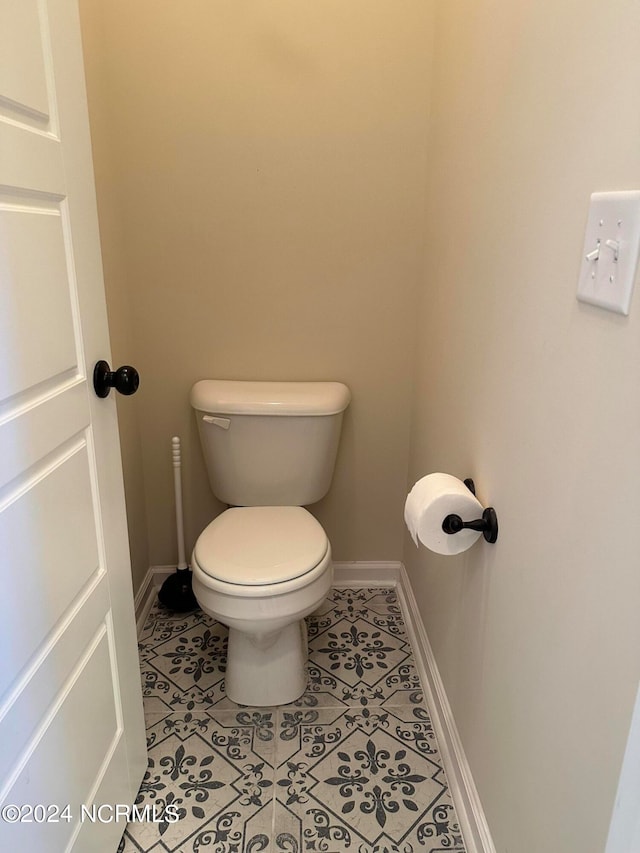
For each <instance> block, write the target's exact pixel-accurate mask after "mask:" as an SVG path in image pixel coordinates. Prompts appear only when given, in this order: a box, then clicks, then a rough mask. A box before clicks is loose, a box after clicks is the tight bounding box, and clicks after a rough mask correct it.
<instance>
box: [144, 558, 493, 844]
mask: <svg viewBox="0 0 640 853" xmlns="http://www.w3.org/2000/svg"><path fill="white" fill-rule="evenodd" d="M333 567H334V579H333V583H334V586H335V587H341V588H344V587H347V588H348V587H353V588H354V589H361V588H366V587H383V586H391V587H395V588H396V590H397V593H398V600H399V602H400V606H401V608H402V612H403V615H404V617H405V622H406V625H407V632H408V634H409V640H410V641H411V646H412V648H413V654H414V657H415V661H416V668H417V670H418V675H419V676H420V680H421V682H422V686H423V689H424V694H425V702H426V704H427V707H428V708H429V712H430V715H431V720H432V722H433V728H434V731H435V734H436V738H437V739H438V745H439V747H440V753H441V755H442V760H443V764H444V766H445V769H446V773H447V778H448V780H449V789H450V791H451V796H452V798H453V802H454V804H455V807H456V811H457V814H458V820H459V821H460V828H461V830H462V834H463V836H464V840H465V844H466V851H467V853H496V849H495V846H494V844H493V840H492V838H491V833H490V831H489V826H488V824H487V820H486V818H485V815H484V811H483V809H482V805H481V803H480V797H479V796H478V791H477V789H476V786H475V783H474V781H473V776H472V775H471V768H470V767H469V762H468V761H467V758H466V756H465V754H464V749H463V747H462V741H461V740H460V735H459V734H458V729H457V727H456V723H455V720H454V717H453V713H452V711H451V706H450V705H449V700H448V699H447V694H446V691H445V689H444V684H443V683H442V679H441V677H440V673H439V672H438V665H437V663H436V660H435V657H434V655H433V651H432V649H431V645H430V643H429V639H428V637H427V633H426V631H425V628H424V625H423V623H422V619H421V617H420V611H419V610H418V604H417V602H416V599H415V596H414V594H413V590H412V588H411V583H410V581H409V576H408V575H407V572H406V569H405V567H404V566H403V564H402V563H397V562H352V563H334V564H333ZM174 571H175V566H152V567H151V568H150V569H149V571H148V572H147V574H146V575H145V577H144V580H143V581H142V584H141V586H140V589H139V590H138V594H137V595H136V597H135V613H136V623H137V626H138V632H140V630H141V628H142V626H143V625H144V621H145V619H146V617H147V614H148V613H149V610H150V609H151V605H152V604H153V602H154V601H155V599H156V595H157V593H158V590H159V589H160V587H161V586H162V584H163V582H164V580H165V579H166V578H168V577H169V575H171V574H173V572H174Z"/></svg>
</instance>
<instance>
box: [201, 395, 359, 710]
mask: <svg viewBox="0 0 640 853" xmlns="http://www.w3.org/2000/svg"><path fill="white" fill-rule="evenodd" d="M350 399H351V394H350V391H349V389H348V388H347V387H346V385H343V384H342V383H340V382H247V381H230V380H220V379H203V380H201V381H200V382H196V384H195V385H194V386H193V388H192V389H191V405H192V407H193V408H194V410H195V413H196V418H197V422H198V432H199V435H200V441H201V444H202V450H203V453H204V460H205V465H206V469H207V473H208V476H209V482H210V485H211V489H212V491H213V493H214V495H215V496H216V497H217V498H219V500H221V501H222V502H223V503H226V504H228V505H229V509H227V510H225V511H224V512H223V513H222V514H221V515H219V516H217V518H214V520H213V521H212V522H211V523H210V524H209V525H208V526H207V527H206V528H205V529H204V530H203V531H202V533H201V534H200V536H199V537H198V540H197V542H196V544H195V547H194V549H193V556H192V565H191V567H192V572H193V592H194V594H195V597H196V599H197V601H198V604H199V605H200V607H201V608H202V610H204V612H205V613H208V614H209V615H210V616H213V617H214V618H215V619H217V620H218V621H219V622H222V623H223V624H224V625H227V626H228V628H229V645H228V651H227V670H226V674H225V687H226V692H227V696H228V698H229V699H231V700H232V701H233V702H237V703H238V704H241V705H258V706H268V705H284V704H286V703H288V702H294V701H295V700H296V699H299V698H300V696H301V695H302V694H303V693H304V690H305V687H306V662H307V635H306V625H305V621H304V617H305V616H307V615H308V614H309V613H311V612H313V611H314V610H315V609H316V608H317V607H318V606H319V605H320V604H321V603H322V601H323V600H324V599H325V597H326V596H327V593H328V592H329V590H330V589H331V584H332V580H333V568H332V562H331V546H330V544H329V540H328V538H327V535H326V533H325V531H324V529H323V528H322V525H321V524H320V523H319V522H318V521H317V520H316V519H315V518H314V517H313V516H312V515H311V513H310V512H308V511H307V510H306V509H304V507H305V506H308V505H309V504H313V503H315V502H316V501H319V500H320V499H321V498H322V497H324V496H325V495H326V493H327V492H328V490H329V486H330V485H331V479H332V476H333V469H334V465H335V460H336V454H337V450H338V442H339V439H340V430H341V427H342V417H343V412H344V410H345V409H346V408H347V406H348V405H349V401H350Z"/></svg>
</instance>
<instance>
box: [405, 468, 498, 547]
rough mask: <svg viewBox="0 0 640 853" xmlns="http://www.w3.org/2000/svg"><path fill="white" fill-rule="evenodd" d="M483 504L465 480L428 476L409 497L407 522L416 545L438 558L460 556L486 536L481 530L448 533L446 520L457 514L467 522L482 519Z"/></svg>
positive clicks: (443, 476)
mask: <svg viewBox="0 0 640 853" xmlns="http://www.w3.org/2000/svg"><path fill="white" fill-rule="evenodd" d="M482 509H483V508H482V504H481V503H480V501H479V500H478V499H477V498H476V497H475V495H473V494H472V492H470V491H469V489H468V488H467V487H466V486H465V484H464V483H463V482H462V480H458V478H457V477H453V476H452V475H451V474H427V476H426V477H423V478H422V479H421V480H418V482H417V483H416V484H415V486H414V487H413V488H412V489H411V491H410V492H409V494H408V496H407V501H406V503H405V506H404V520H405V523H406V525H407V527H408V529H409V533H410V534H411V536H412V538H413V541H414V542H415V543H416V547H417V546H418V539H419V540H420V542H422V544H423V545H424V546H425V547H427V548H428V549H429V550H430V551H434V552H435V553H436V554H460V553H461V552H462V551H466V550H467V549H468V548H471V546H472V545H473V543H474V542H476V541H477V539H478V538H479V537H480V536H481V535H482V534H481V533H479V532H478V531H477V530H461V531H460V532H459V533H454V534H450V533H445V532H444V530H443V529H442V522H443V521H444V519H445V518H446V517H447V516H448V515H451V514H452V513H455V515H459V516H460V518H461V519H462V520H463V521H472V520H473V519H476V518H481V517H482Z"/></svg>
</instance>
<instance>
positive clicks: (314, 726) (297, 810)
mask: <svg viewBox="0 0 640 853" xmlns="http://www.w3.org/2000/svg"><path fill="white" fill-rule="evenodd" d="M276 756H277V769H276V776H275V783H276V785H275V788H276V798H277V799H276V807H275V808H276V811H275V824H274V832H273V843H274V845H275V849H274V853H311V851H324V853H343V851H354V853H437V851H445V850H447V851H454V850H455V851H464V844H463V841H462V835H461V832H460V828H459V826H458V823H457V819H456V815H455V810H454V807H453V803H452V800H451V796H450V793H449V790H448V787H447V780H446V776H445V773H444V770H443V768H442V764H441V760H440V755H439V752H438V748H437V744H436V741H435V736H434V733H433V729H432V727H431V723H430V721H429V717H428V715H427V713H426V712H425V710H424V709H423V708H420V707H408V706H399V707H393V708H389V707H386V706H385V707H374V706H371V707H364V708H363V707H360V708H351V709H344V708H333V709H329V708H324V709H321V710H309V709H306V710H294V709H291V710H288V709H282V710H281V711H280V713H279V725H278V740H277V752H276Z"/></svg>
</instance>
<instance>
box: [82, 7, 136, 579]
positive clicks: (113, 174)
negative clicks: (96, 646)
mask: <svg viewBox="0 0 640 853" xmlns="http://www.w3.org/2000/svg"><path fill="white" fill-rule="evenodd" d="M103 5H104V4H103V3H102V0H82V7H81V11H82V13H83V14H82V40H83V46H84V55H85V75H86V80H87V89H88V91H89V92H90V93H91V97H90V98H89V111H90V119H91V135H92V146H93V164H94V172H95V178H96V187H97V189H98V190H99V193H98V214H99V219H100V240H101V244H102V261H103V267H104V279H105V290H106V296H107V311H108V315H109V333H110V337H111V354H112V364H111V366H112V367H116V366H119V365H121V364H131V363H132V362H133V363H134V364H135V363H136V362H135V355H134V354H135V353H137V346H136V342H135V336H134V333H133V324H132V321H131V300H130V297H129V287H130V283H129V278H128V270H127V262H126V257H125V254H124V229H123V217H122V207H121V205H120V193H121V192H122V191H123V187H122V186H121V184H120V182H119V180H118V172H117V170H116V169H115V168H114V162H113V147H112V144H111V135H112V134H111V128H112V127H113V121H114V119H113V115H114V111H113V104H112V100H111V92H110V87H109V85H108V82H109V81H108V75H107V74H106V73H105V65H106V62H107V51H106V46H105V43H104V26H103V20H102V7H103ZM138 401H139V398H138V397H127V398H125V397H120V396H119V395H118V402H117V406H118V425H119V428H120V447H121V450H122V462H123V470H124V486H125V498H126V502H127V523H128V526H129V544H130V551H131V571H132V575H133V587H134V589H135V590H137V589H138V588H139V586H140V584H141V582H142V579H143V578H144V576H145V574H146V572H147V570H148V568H149V547H148V531H147V512H146V495H145V489H144V474H143V469H142V451H141V448H142V445H141V439H140V428H139V412H138Z"/></svg>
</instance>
